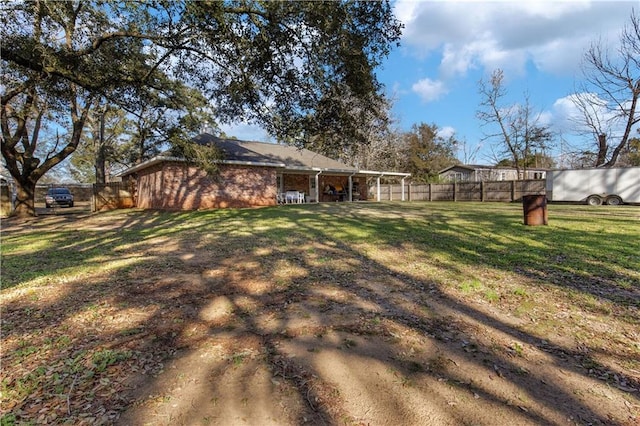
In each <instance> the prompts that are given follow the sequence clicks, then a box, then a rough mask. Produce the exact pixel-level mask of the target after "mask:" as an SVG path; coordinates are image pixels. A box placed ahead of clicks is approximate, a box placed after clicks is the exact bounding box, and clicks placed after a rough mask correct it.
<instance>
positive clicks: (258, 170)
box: [120, 133, 409, 210]
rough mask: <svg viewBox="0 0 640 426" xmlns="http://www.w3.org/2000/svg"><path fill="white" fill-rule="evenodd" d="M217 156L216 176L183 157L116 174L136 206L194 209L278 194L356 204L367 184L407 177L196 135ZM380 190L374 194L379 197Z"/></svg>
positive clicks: (270, 201)
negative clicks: (219, 155) (127, 184)
mask: <svg viewBox="0 0 640 426" xmlns="http://www.w3.org/2000/svg"><path fill="white" fill-rule="evenodd" d="M194 142H196V143H200V144H213V145H215V146H216V147H218V148H219V149H220V150H221V151H222V153H223V159H222V160H220V163H219V166H218V170H219V172H218V174H216V175H215V176H209V175H207V173H205V172H204V171H203V170H201V169H199V168H198V167H196V166H194V165H193V164H189V163H188V162H186V161H185V160H184V159H183V158H177V157H173V156H171V155H170V154H168V153H164V154H160V155H158V156H156V157H154V158H152V159H150V160H147V161H145V162H143V163H141V164H138V165H136V166H134V167H131V168H129V169H127V170H125V171H124V172H122V173H120V177H121V178H122V180H123V181H130V182H132V183H133V184H132V187H133V188H134V191H135V194H134V198H135V200H136V206H137V207H139V208H148V209H167V210H194V209H213V208H226V207H234V208H235V207H254V206H270V205H275V204H277V202H278V198H279V194H284V193H286V192H287V191H295V192H298V193H301V194H303V197H304V201H305V202H326V201H358V200H367V199H369V198H370V196H369V194H368V185H367V179H370V178H376V179H377V184H378V187H379V185H380V178H381V177H382V176H395V177H399V178H400V179H403V180H404V178H406V177H408V176H409V174H408V173H395V172H376V171H367V170H358V169H357V168H355V167H350V166H347V165H346V164H343V163H341V162H339V161H336V160H333V159H331V158H328V157H325V156H323V155H321V154H318V153H315V152H312V151H309V150H306V149H298V148H295V147H292V146H288V145H279V144H273V143H264V142H248V141H240V140H233V139H221V138H218V137H215V136H212V135H210V134H206V133H205V134H201V135H199V136H197V137H196V138H195V139H194ZM379 192H380V191H378V194H379Z"/></svg>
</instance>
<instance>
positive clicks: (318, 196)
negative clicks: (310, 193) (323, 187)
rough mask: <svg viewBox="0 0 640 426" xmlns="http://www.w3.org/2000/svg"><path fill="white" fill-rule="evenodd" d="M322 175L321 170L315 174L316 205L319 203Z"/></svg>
mask: <svg viewBox="0 0 640 426" xmlns="http://www.w3.org/2000/svg"><path fill="white" fill-rule="evenodd" d="M321 173H322V170H320V171H319V172H318V173H316V203H319V202H320V178H319V176H320V174H321Z"/></svg>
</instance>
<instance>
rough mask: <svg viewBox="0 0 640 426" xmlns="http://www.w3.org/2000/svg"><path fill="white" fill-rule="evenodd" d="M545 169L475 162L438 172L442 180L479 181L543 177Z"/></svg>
mask: <svg viewBox="0 0 640 426" xmlns="http://www.w3.org/2000/svg"><path fill="white" fill-rule="evenodd" d="M546 173H547V169H540V168H527V170H526V171H525V170H523V169H521V170H520V175H518V170H517V169H516V168H515V167H502V166H485V165H476V164H456V165H453V166H450V167H447V168H446V169H443V170H441V171H440V172H439V173H438V176H440V179H441V180H442V181H443V182H481V181H502V180H526V179H544V178H545V176H546Z"/></svg>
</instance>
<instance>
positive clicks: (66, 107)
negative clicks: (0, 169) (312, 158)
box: [0, 0, 401, 214]
mask: <svg viewBox="0 0 640 426" xmlns="http://www.w3.org/2000/svg"><path fill="white" fill-rule="evenodd" d="M2 7H3V13H2V20H3V22H2V24H3V25H2V28H1V29H0V37H2V39H3V46H2V65H3V68H4V69H5V70H6V71H5V76H4V77H5V78H4V84H3V86H2V93H1V94H0V97H1V108H2V109H1V117H0V121H1V126H2V154H3V157H4V159H5V162H6V164H7V169H8V170H9V172H10V173H11V175H12V176H13V178H14V180H15V181H16V183H17V186H18V194H17V195H18V205H17V213H18V214H33V212H34V210H33V192H34V191H33V190H34V188H35V183H36V182H37V181H38V179H40V178H41V177H42V176H43V175H44V174H45V173H46V172H47V171H48V170H50V169H51V168H52V167H54V166H55V165H56V164H58V163H60V162H61V161H62V160H64V159H65V158H66V157H68V156H69V155H70V154H71V153H73V152H74V151H75V150H76V149H77V147H78V145H79V144H80V143H81V141H82V140H83V132H84V129H85V126H86V125H87V120H88V117H89V115H90V113H91V111H92V110H93V109H95V108H97V107H99V106H101V105H102V106H103V105H105V104H109V105H112V106H114V107H117V108H120V109H123V110H124V111H126V112H128V113H130V114H134V115H136V114H137V115H138V116H139V117H145V116H146V114H147V112H148V111H146V110H145V109H148V108H149V105H152V106H154V108H161V109H163V110H162V114H161V116H160V118H159V120H160V121H164V122H166V121H171V122H172V123H174V125H173V126H170V128H169V130H168V131H167V132H165V134H167V135H169V136H170V139H171V140H172V141H173V142H175V143H179V142H181V141H184V140H185V139H186V138H187V137H188V136H189V133H190V132H191V131H193V129H194V123H197V121H198V120H196V119H195V118H194V117H198V114H200V113H202V112H203V111H205V110H208V111H210V112H211V113H210V115H209V117H210V119H211V120H212V122H210V124H214V125H215V124H217V123H222V122H231V121H236V120H248V121H251V122H254V123H256V124H259V125H261V126H262V127H264V128H265V129H266V130H267V131H268V132H269V133H270V134H271V135H273V136H274V137H276V138H278V139H280V140H284V141H287V142H289V143H294V144H298V145H301V146H303V145H305V144H306V143H308V141H310V140H312V139H313V138H314V137H316V138H317V136H318V135H319V134H322V133H324V132H327V133H329V134H332V135H335V134H341V135H343V138H342V143H343V144H348V143H356V144H357V143H363V141H364V138H363V137H362V135H363V134H364V132H361V131H360V130H359V129H360V127H359V125H358V120H362V118H363V117H364V116H365V115H364V114H363V113H354V111H362V112H364V111H367V112H368V113H369V112H371V111H383V109H381V107H380V105H381V102H382V101H383V97H382V94H381V85H380V83H379V82H378V81H377V79H376V76H375V74H374V72H373V71H374V69H375V67H377V66H378V65H379V64H380V63H381V61H382V59H383V58H384V57H385V56H386V55H387V54H388V53H389V51H390V49H391V46H392V45H393V44H394V43H397V42H398V40H399V37H400V31H401V25H400V24H399V22H398V21H397V20H396V19H395V18H394V17H393V14H392V10H391V7H390V5H389V3H388V2H386V1H385V2H370V1H326V2H316V1H307V2H305V1H300V2H285V1H258V0H229V1H191V0H181V1H175V0H157V1H151V0H148V1H145V0H143V1H137V2H129V1H111V2H101V1H65V2H58V1H46V0H30V1H24V2H7V3H4V4H3V6H2ZM190 90H195V91H197V93H199V94H200V101H197V102H195V104H194V103H193V100H194V99H195V98H196V97H194V96H185V93H186V92H187V91H190ZM337 93H338V94H339V93H344V94H345V95H346V97H345V98H343V99H349V100H350V101H349V102H350V103H349V104H342V105H340V104H336V103H335V100H336V98H337V97H336V94H337ZM319 105H320V106H321V108H318V106H319ZM354 105H355V106H356V107H357V108H351V107H350V106H354ZM157 111H158V110H157V109H156V112H157ZM369 116H370V117H373V118H375V119H378V120H379V119H383V118H384V117H380V116H379V115H377V114H373V115H371V114H370V115H369ZM45 121H50V122H53V123H55V126H53V127H56V128H57V129H56V130H58V131H59V133H58V136H57V137H56V138H55V139H56V140H55V142H54V143H53V145H50V146H53V147H54V148H53V149H47V150H45V152H42V149H41V148H40V150H39V148H38V146H39V145H38V144H39V142H41V140H40V137H41V136H42V139H47V140H48V141H50V142H51V141H53V137H52V134H51V133H49V134H44V133H43V134H42V135H40V131H41V130H42V129H44V127H43V124H44V122H45ZM199 124H200V125H202V124H203V123H199ZM185 129H186V130H185ZM60 131H61V133H60Z"/></svg>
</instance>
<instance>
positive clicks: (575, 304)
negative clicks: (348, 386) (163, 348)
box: [0, 202, 640, 424]
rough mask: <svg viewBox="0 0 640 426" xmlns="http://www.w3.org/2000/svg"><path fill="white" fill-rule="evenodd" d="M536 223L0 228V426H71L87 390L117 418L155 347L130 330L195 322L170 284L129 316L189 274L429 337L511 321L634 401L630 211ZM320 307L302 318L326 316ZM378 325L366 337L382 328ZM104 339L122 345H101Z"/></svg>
mask: <svg viewBox="0 0 640 426" xmlns="http://www.w3.org/2000/svg"><path fill="white" fill-rule="evenodd" d="M548 210H549V225H548V226H525V225H523V213H522V207H521V206H520V205H519V204H507V203H450V202H434V203H417V202H416V203H353V204H349V203H328V204H318V205H314V204H310V205H286V206H279V207H272V208H271V207H270V208H260V209H242V210H232V209H229V210H215V211H199V212H150V211H136V210H124V211H115V212H109V213H101V214H97V215H92V216H85V217H77V218H76V217H68V216H65V217H62V216H61V217H47V218H44V217H43V218H39V219H36V220H33V221H30V222H24V223H21V222H15V221H14V220H12V219H9V220H4V221H3V223H2V228H3V229H2V247H1V254H2V265H1V267H2V270H1V274H2V277H1V278H2V293H0V302H1V303H2V311H3V312H2V313H3V318H4V320H3V321H2V340H3V351H2V370H3V373H2V376H3V379H2V399H3V401H4V402H3V404H2V408H1V410H2V412H1V413H2V415H3V416H4V419H5V421H6V422H8V423H11V422H13V421H17V422H21V421H23V422H30V421H31V422H36V423H37V422H38V419H39V416H40V417H41V414H37V413H38V411H39V410H42V409H43V407H44V408H46V407H48V405H46V404H51V406H53V405H55V404H54V403H55V401H57V402H58V406H60V407H61V408H60V409H59V410H58V411H55V410H53V408H52V410H53V411H52V412H55V413H56V417H55V419H57V420H55V419H54V420H55V421H60V419H66V420H68V421H72V422H73V421H78V419H80V418H81V415H82V414H83V412H82V408H80V407H81V406H82V403H85V405H84V406H86V402H87V400H86V398H87V397H85V396H82V397H80V396H78V402H77V404H76V405H74V402H73V401H74V399H73V398H72V397H71V396H73V395H74V394H75V393H77V392H89V393H91V392H93V393H92V395H93V396H92V398H93V399H92V400H91V401H95V400H102V401H103V403H104V404H103V405H109V404H111V407H112V408H111V414H110V415H111V416H112V417H109V418H107V420H108V419H114V418H116V417H117V415H118V413H120V412H122V411H123V410H124V409H126V408H127V407H129V405H130V401H129V402H127V401H124V400H117V399H114V398H115V396H113V395H107V394H106V393H105V392H102V391H103V390H104V389H106V388H108V386H107V384H106V383H111V384H112V385H113V384H114V383H119V384H121V383H124V380H125V379H124V378H127V379H130V375H131V374H132V373H131V372H130V371H125V369H124V366H129V367H130V366H132V365H137V364H136V362H138V361H137V360H139V359H142V358H143V357H142V355H141V354H142V353H143V352H144V349H142V348H141V347H139V346H135V345H132V344H131V343H130V342H131V341H132V338H135V337H136V336H137V335H140V339H142V338H143V335H144V336H145V338H147V337H149V336H147V334H151V337H149V339H151V340H153V339H156V340H157V336H158V333H157V332H153V333H150V332H149V330H151V329H153V327H155V326H152V325H149V324H151V322H149V323H145V322H144V321H142V320H141V321H138V322H136V321H132V318H134V317H136V315H139V316H140V317H141V318H142V316H144V315H147V314H146V313H149V312H151V311H153V312H154V313H155V314H154V315H156V316H158V317H160V316H159V314H157V312H164V314H163V316H162V319H163V321H164V320H166V318H173V320H172V322H171V324H169V325H165V326H166V327H170V328H171V330H174V331H173V332H174V333H178V334H180V333H183V332H184V330H186V328H187V324H189V321H190V320H189V318H191V317H189V315H186V314H185V312H186V311H187V310H188V309H195V310H197V309H202V306H200V305H197V303H198V302H194V303H196V304H195V305H192V306H191V307H187V305H188V304H189V303H187V302H185V303H184V304H181V305H179V307H178V308H176V305H175V304H173V303H172V302H171V301H170V300H168V299H166V300H165V299H164V297H165V296H166V295H167V294H170V293H171V292H174V291H176V290H175V288H174V287H173V286H169V285H167V287H166V289H165V290H162V291H164V292H165V293H164V295H163V293H161V292H159V291H157V287H154V290H153V292H151V293H150V294H149V301H148V303H144V302H136V303H134V302H133V300H134V299H136V298H141V299H142V298H143V296H144V294H143V293H144V291H145V290H144V289H145V288H150V287H149V286H151V285H157V284H158V283H162V282H163V281H162V280H163V279H168V277H172V276H178V275H180V276H191V275H193V274H196V275H198V276H201V277H205V278H207V277H208V278H207V279H208V280H209V281H207V282H210V283H214V281H215V280H217V279H218V278H216V277H218V276H224V277H225V278H224V279H225V280H226V281H225V282H228V283H230V284H228V285H232V284H231V283H233V285H235V287H234V290H233V294H238V292H240V291H241V290H239V289H241V288H243V287H242V286H243V285H247V286H249V285H253V286H254V290H251V291H249V290H247V294H254V293H252V291H253V292H255V291H257V290H255V288H263V289H264V290H260V291H261V293H260V295H269V296H270V297H274V298H275V297H283V298H288V299H291V300H292V301H293V302H291V303H300V304H301V305H300V306H302V301H303V300H306V301H307V302H308V301H309V300H312V299H313V298H314V297H316V296H315V293H312V289H314V288H317V286H327V287H332V288H333V287H336V288H338V287H339V288H340V289H341V290H340V291H344V292H345V293H349V294H350V295H349V296H345V297H346V302H345V303H347V304H348V303H353V304H355V303H356V302H355V301H356V300H359V301H360V302H358V303H363V302H362V301H361V299H362V298H363V297H364V298H367V302H368V303H376V304H377V305H378V307H379V309H382V308H384V309H386V310H387V311H388V312H391V311H393V310H394V309H396V307H394V306H395V305H394V304H396V303H397V304H398V306H404V305H403V304H407V305H408V304H411V306H413V307H415V306H419V307H418V308H415V309H414V308H411V309H414V310H413V311H411V315H409V314H408V313H407V314H406V315H407V318H408V317H409V316H411V317H412V318H413V316H416V317H417V318H418V319H419V320H420V321H426V322H425V324H426V323H428V324H431V325H429V327H435V325H434V324H436V322H435V321H436V320H437V319H438V318H439V317H441V316H442V315H444V314H442V313H441V311H439V310H438V309H440V307H439V306H440V305H438V306H436V302H433V300H438V301H439V302H437V303H441V304H442V306H445V305H446V306H447V309H449V310H454V311H457V312H459V314H460V315H463V316H468V317H470V318H473V320H474V321H477V322H480V323H484V324H485V325H486V326H487V327H489V328H491V327H493V323H492V322H491V321H489V320H488V319H486V318H488V317H489V316H490V315H491V314H489V312H495V315H496V316H497V317H500V318H512V319H513V321H517V324H518V325H517V326H515V325H514V326H513V327H514V329H517V333H521V334H518V335H520V336H526V338H525V337H522V338H523V339H525V340H526V339H529V340H530V341H531V342H533V341H535V342H548V344H549V345H550V346H552V349H549V352H552V353H561V352H562V353H563V354H565V355H566V354H570V355H571V354H574V351H575V350H576V347H584V348H586V349H585V351H586V352H585V355H584V356H583V357H582V358H579V359H578V361H576V362H578V364H580V365H581V366H582V367H581V368H583V369H584V371H582V372H581V373H580V374H582V375H583V376H584V377H595V378H596V379H597V380H601V381H604V382H606V383H609V384H610V385H619V386H618V387H619V388H620V389H625V387H626V388H627V389H629V388H631V389H633V388H634V387H635V386H638V383H640V382H639V379H640V372H639V371H640V361H639V360H640V341H639V340H638V337H639V336H638V331H637V330H638V328H639V327H640V314H639V309H640V207H634V206H621V207H607V206H602V207H587V206H574V205H555V204H552V205H550V206H549V207H548ZM381 277H384V283H385V284H384V286H385V290H384V291H385V293H384V294H383V293H380V294H378V296H374V293H375V292H374V290H370V289H369V290H367V291H366V292H364V290H361V289H360V290H356V289H354V286H355V284H354V283H360V282H366V283H368V284H366V285H369V286H370V287H368V288H376V287H374V284H375V283H377V282H379V281H380V282H381V283H382V278H381ZM172 285H173V284H172ZM224 285H226V284H224V283H223V282H222V281H220V282H219V281H215V285H214V284H211V287H208V289H207V290H206V291H207V293H203V294H215V292H220V294H222V293H224V294H227V293H225V292H229V291H230V290H228V289H227V288H225V287H224ZM363 285H365V284H363ZM381 285H382V284H381ZM180 294H182V293H180ZM129 295H133V296H129ZM408 295H411V296H410V297H409V296H408ZM365 296H366V297H365ZM167 297H168V296H167ZM136 300H137V299H136ZM255 300H258V299H255ZM255 300H254V302H253V305H250V306H248V307H245V308H243V311H242V312H239V311H238V310H236V312H237V315H236V316H235V317H234V318H233V320H229V321H230V322H228V323H225V325H224V327H226V328H225V330H226V329H233V328H234V327H235V328H236V329H238V327H241V325H243V326H244V327H246V325H247V324H250V323H251V322H250V320H249V318H250V317H251V316H252V315H254V314H255V315H258V314H260V313H261V312H263V310H264V306H261V305H260V303H262V302H259V301H255ZM260 300H261V299H260ZM314 300H315V299H314ZM309 303H310V302H309ZM322 303H323V302H322V301H318V303H317V304H316V305H313V307H314V308H318V309H320V311H322V309H327V310H330V308H331V306H330V305H328V304H327V303H326V301H324V303H325V305H322ZM307 305H308V304H307ZM307 305H304V306H305V307H306V308H308V306H307ZM265 306H266V302H265ZM354 306H355V305H354ZM176 309H181V310H182V311H180V312H181V313H180V314H178V313H175V312H174V311H175V310H176ZM299 311H300V312H302V308H300V309H299ZM123 312H126V313H127V314H126V315H125V316H123V315H124V314H123ZM376 312H378V313H377V314H376V315H373V314H372V315H371V317H370V318H368V321H369V323H368V325H367V327H369V326H371V324H378V323H380V322H381V321H384V320H385V319H386V320H388V321H391V320H392V319H393V318H395V316H393V315H390V314H389V315H388V317H386V318H385V316H384V315H383V314H380V313H379V312H380V311H376ZM407 312H409V311H407ZM174 313H175V316H172V315H173V314H174ZM143 314H144V315H143ZM300 315H303V317H302V318H303V319H304V318H308V317H312V316H313V315H312V314H310V313H308V312H307V313H304V312H303V313H301V314H300ZM304 315H306V317H304ZM394 315H396V314H394ZM447 315H449V314H447ZM156 316H153V317H152V318H156ZM144 318H147V320H145V321H151V320H149V319H148V316H145V317H144ZM158 321H159V320H158ZM411 321H413V320H411ZM505 321H506V320H505ZM409 323H410V321H409V320H407V319H405V320H404V321H403V322H402V324H404V326H408V325H407V324H409ZM158 324H159V323H158ZM603 324H607V327H606V328H603ZM194 327H195V326H194ZM363 327H364V326H363ZM416 327H417V326H416ZM420 327H423V326H420ZM420 327H418V328H417V329H420V330H422V328H420ZM424 327H427V326H424ZM494 328H496V329H499V328H500V327H497V326H496V327H494ZM194 329H195V328H194ZM430 330H431V329H430ZM634 330H635V331H634ZM360 331H361V332H362V330H360ZM422 331H424V330H422ZM145 333H146V334H145ZM431 333H432V334H433V335H437V333H438V332H437V331H433V330H431ZM360 334H361V333H360ZM423 334H424V333H423ZM427 334H428V333H427ZM358 335H359V334H358ZM113 336H116V337H117V338H118V339H121V340H122V341H125V340H126V342H127V345H124V344H123V345H122V346H118V345H116V346H111V345H108V344H107V343H106V342H107V337H108V338H114V337H113ZM496 339H497V338H496ZM568 340H570V341H571V342H572V343H571V344H567V343H566V342H567V341H568ZM346 341H349V342H353V340H348V339H347V340H346ZM465 342H466V340H465ZM184 344H185V345H188V344H190V343H184ZM465 344H466V345H467V346H465V348H466V349H468V348H469V347H470V346H468V345H469V344H468V342H467V343H465ZM532 344H533V343H532ZM545 344H546V343H545ZM477 345H480V343H477ZM487 345H488V346H489V348H488V349H487V350H488V351H498V352H500V351H503V352H508V353H509V354H510V356H522V355H523V351H524V350H525V349H524V348H525V347H526V345H524V344H523V343H518V342H510V343H509V342H507V343H505V345H503V346H500V347H501V348H502V349H499V350H498V349H495V348H491V345H490V344H487ZM538 345H539V346H542V345H543V343H538ZM353 346H355V343H353V344H351V345H346V346H345V348H346V349H351V348H352V347H353ZM498 346H499V345H498ZM243 353H244V352H243ZM492 353H493V352H492ZM586 354H588V355H586ZM597 354H601V355H597ZM158 356H159V357H162V356H161V355H158ZM164 356H165V357H169V356H171V354H164ZM563 356H564V355H563ZM571 356H573V355H571ZM231 358H233V359H236V358H237V357H235V358H234V357H231ZM231 358H230V359H231ZM563 359H564V358H563ZM140 362H142V361H140ZM418 370H420V369H418ZM87 371H89V372H90V374H88V373H87ZM420 371H422V370H420ZM416 374H417V373H416ZM614 377H615V378H614ZM407 380H408V379H407ZM412 380H414V379H412ZM620 380H623V381H624V383H622V382H621V381H620ZM101 383H102V384H103V385H101ZM407 383H408V382H407ZM621 383H622V384H621ZM101 386H102V387H101ZM122 386H124V385H122ZM523 386H524V385H523ZM103 388H104V389H103ZM630 395H632V394H630ZM636 397H637V393H636ZM636 397H633V395H632V396H631V398H632V402H633V401H637V398H636ZM633 398H636V399H633ZM114 401H116V402H114ZM548 403H549V404H551V403H552V401H548ZM634 403H635V402H634ZM128 404H129V405H128ZM585 406H588V403H587V402H585ZM89 411H90V410H89ZM107 413H109V411H107ZM85 414H86V413H85ZM89 414H91V415H92V416H94V417H95V416H96V415H98V414H99V413H98V414H96V413H89ZM87 415H88V414H87ZM103 415H107V414H104V413H103ZM40 420H43V419H42V418H40ZM45 420H46V417H45ZM3 424H4V423H3Z"/></svg>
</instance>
